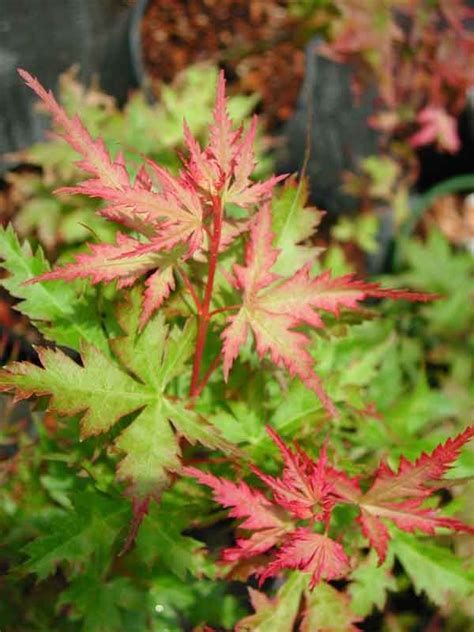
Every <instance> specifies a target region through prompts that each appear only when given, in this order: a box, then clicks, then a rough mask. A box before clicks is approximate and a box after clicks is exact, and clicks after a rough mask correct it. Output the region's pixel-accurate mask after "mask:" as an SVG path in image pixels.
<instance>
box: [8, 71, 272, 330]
mask: <svg viewBox="0 0 474 632" xmlns="http://www.w3.org/2000/svg"><path fill="white" fill-rule="evenodd" d="M19 73H20V75H21V76H22V78H23V79H24V80H25V82H26V84H27V85H28V86H29V87H30V88H31V89H32V90H33V91H34V92H35V93H36V94H37V95H38V96H39V98H40V99H41V100H42V101H43V103H44V105H45V106H46V108H47V109H48V111H49V112H50V113H51V114H52V116H53V118H54V121H55V123H56V124H57V125H58V127H59V128H60V129H61V132H60V133H59V135H60V136H61V137H62V138H63V139H64V140H65V141H66V142H68V143H69V145H70V146H71V147H72V148H73V149H74V150H75V151H76V152H77V153H78V154H79V155H80V157H81V159H80V161H79V162H78V166H79V167H80V168H81V169H82V170H83V171H84V172H85V173H86V174H87V175H88V176H89V178H88V179H86V180H85V181H83V182H80V183H78V184H76V185H74V186H71V187H65V188H63V189H60V190H59V192H63V193H68V194H71V193H73V194H75V193H80V194H83V195H87V196H89V197H93V198H100V199H102V200H104V202H105V206H104V207H103V208H101V209H100V210H99V211H98V212H99V214H100V215H102V216H103V217H104V218H106V219H107V220H109V221H112V222H115V223H118V224H120V225H122V226H123V227H125V228H126V229H129V230H133V231H136V232H137V233H138V234H139V235H140V238H139V239H132V238H128V237H127V236H126V235H119V236H118V238H117V244H116V245H115V246H113V245H110V244H98V245H91V246H90V250H91V252H90V254H84V255H79V256H78V257H77V258H76V259H75V261H73V262H72V263H69V264H67V265H66V266H64V267H63V268H57V269H56V270H54V271H53V272H51V273H48V274H47V275H43V276H41V277H37V278H36V279H35V280H34V281H33V282H36V281H44V280H55V279H66V280H72V279H74V278H79V277H89V278H90V279H91V280H92V282H93V283H98V282H101V281H102V282H111V281H113V280H118V284H119V286H120V287H125V286H128V285H131V284H132V283H133V282H135V281H136V280H137V279H138V278H140V277H141V276H143V275H144V274H150V273H153V274H151V276H150V277H149V278H148V280H147V281H146V290H145V293H144V303H143V314H142V318H141V324H142V325H143V324H144V323H145V322H146V320H147V319H148V318H149V317H150V316H151V314H152V313H153V312H154V311H155V310H156V309H158V308H159V306H160V305H161V304H162V302H163V301H164V300H165V299H166V298H167V297H168V296H169V294H170V292H171V291H172V290H173V289H174V287H175V283H174V278H173V273H172V269H171V267H169V266H168V265H166V266H164V267H163V265H161V257H160V256H161V255H163V254H166V253H169V257H170V258H171V259H174V260H175V262H176V260H177V259H181V260H183V261H184V260H185V259H186V258H187V257H190V256H192V255H193V254H194V253H195V252H196V251H198V250H199V249H205V248H206V243H205V241H206V240H205V235H206V232H209V229H208V225H209V224H210V223H212V219H213V212H212V208H213V196H219V198H220V201H221V203H225V202H232V203H234V204H239V205H240V206H242V207H245V208H248V207H250V206H252V205H255V204H259V203H260V202H262V201H263V200H265V199H267V198H269V197H270V196H271V192H272V189H273V187H274V185H275V184H276V183H277V182H278V181H279V180H281V179H282V178H283V177H284V176H278V177H276V178H270V179H269V180H268V181H267V182H263V183H253V182H252V181H251V180H250V176H251V174H252V171H253V169H254V167H255V158H254V154H253V141H254V137H255V120H254V121H253V122H252V124H251V125H250V127H249V129H248V130H247V132H246V133H245V134H243V130H242V128H238V129H234V128H233V124H232V121H231V119H230V118H229V116H228V114H227V100H226V97H225V79H224V74H223V73H221V74H220V76H219V82H218V87H217V97H216V106H215V109H214V120H213V123H212V125H211V126H210V134H209V143H208V145H207V147H206V148H205V149H204V150H201V148H200V146H199V144H198V142H197V141H196V140H195V139H194V138H193V137H192V135H191V132H190V131H189V129H188V127H187V126H186V124H185V126H184V135H185V141H186V144H187V147H188V150H189V157H188V159H183V170H182V172H181V173H180V174H179V175H178V176H173V175H172V174H171V173H169V172H168V171H167V170H166V169H164V168H162V167H160V166H159V165H158V164H156V163H155V162H154V161H152V160H150V159H147V158H145V159H144V160H145V165H142V166H141V167H140V169H139V171H138V174H137V176H136V177H135V179H134V180H133V179H131V178H130V176H129V175H128V172H127V169H126V165H125V162H124V157H123V155H122V153H120V152H119V153H118V154H117V156H116V157H115V158H112V157H111V155H110V154H109V152H108V150H107V148H106V146H105V144H104V142H103V141H102V140H101V139H100V138H99V139H93V138H92V137H91V135H90V134H89V132H88V131H87V129H86V128H85V127H84V125H83V124H82V122H81V120H80V119H79V117H78V116H72V117H69V116H68V114H67V113H66V112H65V110H64V109H63V108H62V107H61V106H60V105H59V103H58V102H57V101H56V99H55V98H54V96H53V94H52V93H51V92H48V91H47V90H45V89H44V88H43V86H41V84H40V83H39V82H38V80H37V79H35V78H34V77H32V76H31V75H30V74H29V73H27V72H26V71H24V70H19ZM245 229H246V224H245V223H241V225H238V224H236V223H235V222H234V221H229V222H228V221H227V220H226V219H225V218H224V221H223V227H222V235H223V240H222V245H221V244H219V251H220V250H222V249H223V248H225V247H227V246H228V245H230V243H231V242H232V240H233V239H235V238H236V237H237V236H238V235H239V234H240V233H241V232H242V231H243V230H245ZM127 240H128V246H127ZM184 246H185V248H183V247H184Z"/></svg>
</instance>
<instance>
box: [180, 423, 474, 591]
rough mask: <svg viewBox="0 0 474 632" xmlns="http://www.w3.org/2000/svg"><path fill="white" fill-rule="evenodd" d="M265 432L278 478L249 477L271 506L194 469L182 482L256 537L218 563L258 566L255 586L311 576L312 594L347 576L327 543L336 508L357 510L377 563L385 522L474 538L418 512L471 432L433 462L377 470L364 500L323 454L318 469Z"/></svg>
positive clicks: (462, 527) (336, 546)
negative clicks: (195, 485)
mask: <svg viewBox="0 0 474 632" xmlns="http://www.w3.org/2000/svg"><path fill="white" fill-rule="evenodd" d="M267 430H268V432H269V434H270V436H271V438H272V439H273V441H274V442H275V443H276V444H277V446H278V448H279V450H280V452H281V454H282V456H283V460H284V468H283V473H282V475H281V476H280V477H278V478H277V477H273V476H269V475H267V474H264V473H262V472H261V471H260V470H259V469H257V468H256V467H252V466H251V469H252V471H253V472H254V473H255V474H257V476H258V477H259V478H260V479H261V480H262V481H263V482H264V483H265V484H266V485H267V487H268V488H269V489H270V491H271V493H272V497H273V499H272V500H270V499H269V498H267V497H266V496H265V495H264V494H263V493H262V492H261V491H260V490H257V489H253V488H251V487H249V486H248V485H246V484H245V483H243V482H241V483H238V484H237V483H231V482H230V481H226V480H224V479H219V478H217V477H215V476H213V475H212V474H207V473H204V472H201V471H200V470H197V469H195V468H190V467H186V468H184V472H185V473H186V474H189V475H191V476H193V477H195V478H196V479H197V480H198V481H200V482H201V483H203V484H205V485H207V486H208V487H211V489H213V491H214V498H215V499H216V500H217V501H218V502H220V503H221V504H222V505H224V506H225V507H230V508H231V512H230V515H231V516H233V517H235V518H245V520H244V522H243V523H242V524H241V525H240V528H242V529H246V530H249V531H252V532H253V533H252V534H251V535H250V537H248V538H238V539H237V545H236V546H235V547H232V548H228V549H225V550H224V551H223V552H222V559H223V560H224V561H225V562H239V561H242V560H250V561H252V558H255V562H257V561H258V564H257V563H255V565H254V566H253V567H252V566H250V568H251V569H252V571H253V572H254V573H256V574H257V575H259V579H260V583H262V582H263V581H265V579H266V578H268V577H271V576H273V575H276V574H277V573H279V572H280V571H281V570H283V569H285V568H288V569H299V570H302V571H305V572H310V573H311V587H314V585H315V584H316V583H317V582H318V581H319V580H320V579H326V580H330V579H336V578H338V577H343V576H344V575H345V574H346V573H347V572H348V571H349V560H348V557H347V555H346V553H345V551H344V549H343V546H342V545H341V544H340V543H339V542H337V541H336V540H334V539H332V538H331V537H329V536H328V535H327V533H328V531H329V528H330V520H331V514H332V511H333V509H334V506H335V505H337V504H352V505H355V506H357V507H358V508H359V511H360V515H359V516H358V518H357V522H358V523H359V525H360V527H361V530H362V533H363V535H364V536H365V537H366V538H367V539H368V541H369V544H370V546H371V547H372V548H374V549H375V551H376V552H377V554H378V556H379V560H380V562H383V560H384V559H385V557H386V554H387V548H388V543H389V540H390V534H389V531H388V528H387V525H386V522H387V521H388V522H392V523H393V524H394V525H396V526H397V527H398V528H400V529H402V530H403V531H408V532H413V531H415V530H417V529H418V530H420V531H422V532H424V533H428V534H430V535H432V534H434V533H435V529H437V528H448V529H452V530H455V531H465V532H468V533H474V529H473V528H472V527H470V526H468V525H466V524H464V523H463V522H461V521H460V520H457V519H455V518H451V517H446V516H442V515H440V512H439V510H438V509H432V508H425V507H423V506H422V503H423V501H424V500H425V499H426V498H427V497H428V496H430V495H431V494H432V493H433V490H435V489H437V488H441V487H443V486H444V485H445V484H446V483H445V482H443V481H442V476H443V475H444V474H445V472H446V471H447V470H448V468H449V467H450V466H451V464H452V463H453V462H454V461H455V460H456V458H457V457H458V456H459V454H460V450H461V448H462V447H463V446H464V445H465V444H466V443H467V442H468V441H469V440H470V439H471V438H472V437H473V436H474V426H470V427H469V428H467V429H466V430H465V431H464V432H463V433H461V434H460V435H458V436H457V437H454V438H452V439H448V441H446V443H445V444H444V445H440V446H438V447H437V448H436V449H435V450H434V451H433V452H432V453H431V454H422V455H421V456H420V457H419V459H417V460H416V461H415V462H414V463H410V462H409V461H407V460H406V459H404V458H402V460H401V462H400V465H399V468H398V471H397V472H394V471H392V470H391V469H389V468H388V466H387V465H386V463H385V462H382V463H381V465H380V466H379V468H378V470H377V471H376V473H375V476H374V480H373V481H372V484H371V485H370V486H369V488H368V490H367V491H366V492H365V493H363V492H362V491H361V488H360V486H359V483H358V481H357V480H355V479H351V478H349V477H348V476H347V474H345V473H344V472H341V471H339V470H338V469H336V468H335V467H333V466H331V465H329V464H328V462H327V456H326V452H325V450H324V448H323V450H321V453H320V455H319V458H318V460H317V461H316V462H315V461H312V460H311V459H310V458H309V457H308V455H307V454H305V452H303V450H301V448H299V447H298V446H297V445H296V444H295V451H292V450H290V449H289V448H288V447H287V446H286V445H285V443H284V442H283V440H282V439H281V437H280V436H279V435H278V434H277V433H276V432H275V431H274V430H272V429H271V428H269V427H267ZM302 520H303V521H305V524H304V525H303V526H301V523H300V521H302ZM322 522H324V524H325V527H326V533H325V534H324V535H322V534H320V533H315V532H313V531H312V530H311V527H312V526H313V525H314V524H315V523H319V524H321V523H322ZM262 553H266V554H267V555H270V556H271V557H270V560H269V563H268V564H266V565H265V563H264V561H262V559H261V558H258V559H257V556H259V555H261V554H262Z"/></svg>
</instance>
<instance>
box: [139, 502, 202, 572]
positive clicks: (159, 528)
mask: <svg viewBox="0 0 474 632" xmlns="http://www.w3.org/2000/svg"><path fill="white" fill-rule="evenodd" d="M170 518H171V519H170ZM188 522H189V520H188ZM187 526H189V525H187V524H186V522H185V521H183V520H180V517H179V516H177V515H176V513H172V512H171V511H170V508H168V507H166V501H164V502H163V504H161V505H160V506H157V505H154V506H152V507H151V508H150V511H149V513H148V515H147V516H145V518H144V519H143V522H142V524H141V526H140V531H139V533H138V536H137V541H136V550H137V552H138V554H139V555H140V558H141V559H142V560H143V561H144V562H146V563H147V564H150V565H151V564H152V563H153V562H154V561H156V560H158V561H159V562H161V563H162V564H163V565H164V566H165V567H166V568H167V569H168V570H169V571H171V572H172V573H173V574H174V575H176V576H177V577H179V578H180V579H181V580H183V581H184V580H185V579H186V578H187V576H188V572H189V573H191V575H194V576H201V577H202V576H203V575H210V574H212V563H211V561H210V560H209V559H208V558H207V556H206V549H205V547H204V545H203V543H202V542H199V541H198V540H195V539H194V538H191V537H189V536H185V535H182V533H181V532H182V531H183V529H185V528H186V527H187Z"/></svg>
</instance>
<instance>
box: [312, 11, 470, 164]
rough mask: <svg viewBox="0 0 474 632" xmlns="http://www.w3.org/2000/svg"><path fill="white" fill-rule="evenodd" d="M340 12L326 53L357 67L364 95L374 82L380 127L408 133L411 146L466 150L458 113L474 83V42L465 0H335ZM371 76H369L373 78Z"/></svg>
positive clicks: (357, 84) (358, 87) (376, 123)
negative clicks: (461, 144)
mask: <svg viewBox="0 0 474 632" xmlns="http://www.w3.org/2000/svg"><path fill="white" fill-rule="evenodd" d="M334 4H335V6H336V7H337V9H338V12H339V15H338V17H337V18H336V19H335V20H333V21H332V22H331V25H330V32H331V36H330V41H329V42H328V43H327V44H324V45H323V46H322V47H321V52H323V53H324V54H326V55H327V56H328V57H330V58H331V59H334V60H335V61H338V62H344V63H351V64H352V65H353V66H354V67H355V69H356V76H355V81H354V87H355V88H356V91H357V92H360V91H361V89H362V87H363V86H364V84H365V85H367V84H368V83H369V81H373V79H375V82H374V83H376V85H377V87H378V91H379V94H380V97H381V102H382V104H383V108H381V109H380V111H378V112H377V114H376V115H375V116H373V117H371V121H370V122H371V123H372V124H373V125H374V127H377V128H378V129H381V130H383V131H386V132H389V133H396V135H397V137H400V135H403V136H404V137H405V138H407V140H408V141H409V143H410V145H411V146H412V147H415V148H417V147H421V146H424V145H429V144H432V143H435V144H436V145H437V147H438V148H439V149H440V150H442V151H446V152H449V153H456V152H457V151H458V150H459V148H460V139H459V135H458V130H457V120H456V118H457V116H458V115H459V113H460V112H461V111H462V109H463V107H464V106H465V103H466V96H467V94H468V92H469V88H470V86H471V85H472V83H473V81H474V75H473V68H472V63H471V60H472V58H473V54H474V39H473V38H472V34H471V33H470V31H469V27H468V26H467V24H468V21H469V20H471V19H472V17H473V10H472V8H471V7H469V6H468V4H469V3H467V2H465V0H438V1H437V2H433V3H431V5H430V6H429V8H428V7H427V5H426V2H424V1H423V0H410V2H405V1H404V0H393V1H392V2H389V3H380V2H378V1H377V0H335V2H334ZM368 77H370V80H369V81H368V79H367V78H368Z"/></svg>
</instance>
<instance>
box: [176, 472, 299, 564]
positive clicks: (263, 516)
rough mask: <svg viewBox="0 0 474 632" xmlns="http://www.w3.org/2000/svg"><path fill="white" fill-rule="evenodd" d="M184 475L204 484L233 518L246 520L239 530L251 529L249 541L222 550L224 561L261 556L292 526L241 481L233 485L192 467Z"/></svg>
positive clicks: (275, 508)
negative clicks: (228, 509) (227, 508)
mask: <svg viewBox="0 0 474 632" xmlns="http://www.w3.org/2000/svg"><path fill="white" fill-rule="evenodd" d="M183 472H184V474H188V475H189V476H193V477H194V478H196V479H197V480H198V481H199V482H200V483H202V484H203V485H207V486H208V487H210V488H211V489H212V490H213V496H214V499H215V500H216V501H217V502H219V503H220V504H221V505H222V506H224V507H229V508H230V512H229V515H230V516H232V517H233V518H245V520H244V521H243V522H242V523H241V524H240V528H241V529H249V530H253V531H254V533H253V534H252V536H251V537H250V538H247V539H244V538H238V539H237V546H236V547H233V548H228V549H225V550H224V551H223V553H222V558H223V560H225V561H227V562H232V561H237V560H241V559H245V558H248V557H253V556H254V555H258V554H260V553H264V552H265V551H267V550H268V549H271V548H272V547H273V546H275V545H276V544H277V543H278V542H279V541H280V540H281V538H282V536H283V535H284V534H285V533H286V532H287V531H288V529H289V528H290V529H291V527H292V523H291V521H290V520H289V519H288V516H287V515H286V514H285V512H284V511H283V510H282V509H281V507H278V505H276V504H274V503H272V502H271V501H270V500H269V499H268V498H267V497H266V496H265V495H264V494H262V492H261V491H260V490H258V489H253V488H251V487H249V486H248V485H247V484H246V483H244V482H243V481H242V482H240V483H233V482H231V481H228V480H225V479H221V478H218V477H217V476H213V475H212V474H208V473H206V472H201V471H200V470H198V469H196V468H193V467H184V468H183Z"/></svg>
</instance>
